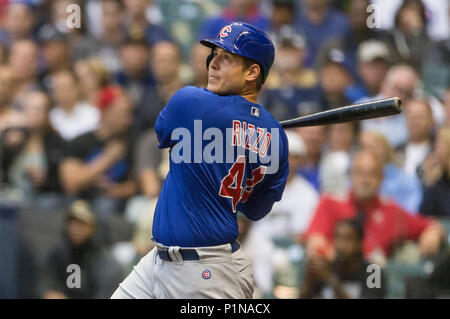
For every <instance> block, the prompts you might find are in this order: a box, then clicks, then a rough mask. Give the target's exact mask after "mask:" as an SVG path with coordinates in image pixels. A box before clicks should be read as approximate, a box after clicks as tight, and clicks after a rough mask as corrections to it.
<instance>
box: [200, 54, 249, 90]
mask: <svg viewBox="0 0 450 319" xmlns="http://www.w3.org/2000/svg"><path fill="white" fill-rule="evenodd" d="M246 76H247V72H246V70H245V68H244V59H243V58H242V57H240V56H238V55H235V54H232V53H230V52H228V51H225V50H224V49H221V48H215V49H214V57H213V59H212V60H211V63H210V64H209V70H208V86H207V89H208V90H210V91H211V92H214V93H216V94H220V95H226V94H239V93H240V92H241V91H242V89H243V88H244V87H245V83H246Z"/></svg>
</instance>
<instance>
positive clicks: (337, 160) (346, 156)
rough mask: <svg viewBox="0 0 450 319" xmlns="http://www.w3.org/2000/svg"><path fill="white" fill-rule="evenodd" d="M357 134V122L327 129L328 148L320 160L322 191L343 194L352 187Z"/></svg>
mask: <svg viewBox="0 0 450 319" xmlns="http://www.w3.org/2000/svg"><path fill="white" fill-rule="evenodd" d="M356 136H357V125H356V124H355V123H340V124H333V125H330V126H329V127H328V131H327V141H328V145H327V149H326V151H325V152H324V155H323V157H322V159H321V161H320V169H319V172H320V180H321V186H320V192H321V193H328V194H336V195H342V194H344V193H346V192H347V191H348V188H349V187H350V177H349V171H350V163H351V159H352V155H353V151H354V146H355V138H356Z"/></svg>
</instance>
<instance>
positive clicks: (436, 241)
mask: <svg viewBox="0 0 450 319" xmlns="http://www.w3.org/2000/svg"><path fill="white" fill-rule="evenodd" d="M351 180H352V190H351V191H350V193H349V194H348V195H347V196H346V198H344V199H337V198H332V197H329V196H326V195H325V196H323V197H322V199H321V201H320V202H319V205H318V207H317V209H316V212H315V215H314V217H313V219H312V221H311V224H310V226H309V229H308V231H307V250H308V254H317V253H320V254H322V255H326V256H327V257H329V258H332V257H333V256H334V249H333V248H332V246H333V245H332V241H333V231H334V229H335V226H336V224H337V223H338V222H339V221H340V220H342V219H349V218H357V219H359V221H360V222H361V224H362V225H363V229H364V234H365V235H364V239H363V252H364V256H365V257H366V258H367V259H368V260H370V261H376V262H378V263H383V260H384V259H385V258H386V257H389V256H390V255H391V253H392V251H393V248H394V245H395V244H397V243H399V242H400V241H401V240H403V239H409V240H416V241H418V243H419V248H420V251H421V253H422V255H423V256H427V255H432V254H433V253H436V252H437V251H438V249H439V247H440V243H441V240H442V238H443V235H444V231H443V228H442V226H441V225H440V224H439V223H438V222H436V221H434V220H433V219H430V218H426V217H423V216H421V215H416V216H413V215H411V214H408V213H407V212H406V211H405V210H404V209H403V208H401V207H400V206H398V205H397V204H396V203H395V202H393V201H389V200H385V199H383V198H381V197H380V196H379V194H378V190H379V187H380V185H381V182H382V180H383V167H382V163H381V162H380V161H379V159H378V157H377V156H375V155H374V154H373V153H371V152H369V151H360V152H359V153H357V154H356V155H355V157H354V161H353V165H352V171H351Z"/></svg>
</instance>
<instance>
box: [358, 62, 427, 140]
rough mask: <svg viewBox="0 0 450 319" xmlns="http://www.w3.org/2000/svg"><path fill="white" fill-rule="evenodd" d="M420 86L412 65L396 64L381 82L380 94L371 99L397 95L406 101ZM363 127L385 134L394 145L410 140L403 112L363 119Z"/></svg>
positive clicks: (365, 129) (366, 129) (364, 129)
mask: <svg viewBox="0 0 450 319" xmlns="http://www.w3.org/2000/svg"><path fill="white" fill-rule="evenodd" d="M418 86H419V78H418V75H417V73H415V72H414V70H413V69H412V68H411V67H409V66H407V65H394V66H392V67H391V68H390V69H389V71H388V73H387V74H386V77H385V78H384V80H383V83H382V84H381V89H380V94H379V95H375V96H373V97H371V98H370V100H372V99H374V100H375V99H381V98H390V97H395V96H396V97H399V98H400V100H401V101H402V102H403V103H406V102H407V100H408V99H410V98H412V97H413V96H414V92H415V91H416V90H417V88H418ZM361 129H362V130H363V131H376V132H379V133H381V134H383V135H384V136H385V137H386V138H387V139H388V141H389V144H390V145H391V146H393V147H399V146H400V145H402V144H404V143H406V141H407V140H408V129H407V127H406V121H405V118H404V116H403V114H398V115H394V116H389V117H382V118H377V119H370V120H367V121H363V122H362V123H361Z"/></svg>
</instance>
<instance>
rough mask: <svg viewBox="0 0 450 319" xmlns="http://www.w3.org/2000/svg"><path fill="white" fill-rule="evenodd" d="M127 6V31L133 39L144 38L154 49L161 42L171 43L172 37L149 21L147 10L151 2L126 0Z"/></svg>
mask: <svg viewBox="0 0 450 319" xmlns="http://www.w3.org/2000/svg"><path fill="white" fill-rule="evenodd" d="M123 3H124V5H125V29H126V30H127V32H129V33H130V34H131V35H132V37H141V36H142V37H143V38H144V39H145V40H146V41H147V44H148V46H150V47H152V46H153V45H155V44H156V43H158V42H159V41H170V40H171V37H170V35H169V34H168V33H167V32H166V30H164V28H162V27H160V26H159V25H156V24H154V23H152V21H149V18H148V16H147V9H148V8H149V6H150V4H151V1H149V0H124V1H123Z"/></svg>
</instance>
